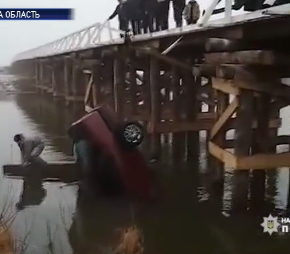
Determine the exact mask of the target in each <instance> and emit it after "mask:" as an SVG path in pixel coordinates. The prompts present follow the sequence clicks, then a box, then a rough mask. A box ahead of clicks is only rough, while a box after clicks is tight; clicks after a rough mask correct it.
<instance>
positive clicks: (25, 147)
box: [14, 134, 45, 166]
mask: <svg viewBox="0 0 290 254" xmlns="http://www.w3.org/2000/svg"><path fill="white" fill-rule="evenodd" d="M14 142H16V143H17V145H18V147H19V148H20V152H21V159H22V165H23V166H28V165H29V164H31V163H33V162H40V163H45V162H44V160H42V159H41V158H39V156H40V154H41V153H42V152H43V150H44V147H45V144H44V142H43V141H42V140H41V138H40V137H32V138H28V137H25V136H24V135H23V134H16V135H15V136H14Z"/></svg>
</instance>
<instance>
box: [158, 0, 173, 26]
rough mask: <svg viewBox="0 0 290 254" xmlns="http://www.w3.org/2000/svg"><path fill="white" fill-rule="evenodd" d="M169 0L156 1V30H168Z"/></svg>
mask: <svg viewBox="0 0 290 254" xmlns="http://www.w3.org/2000/svg"><path fill="white" fill-rule="evenodd" d="M169 4H170V1H169V0H157V8H156V11H157V13H156V16H157V17H156V30H157V31H162V30H167V29H168V18H169Z"/></svg>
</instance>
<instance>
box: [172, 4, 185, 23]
mask: <svg viewBox="0 0 290 254" xmlns="http://www.w3.org/2000/svg"><path fill="white" fill-rule="evenodd" d="M172 2H173V15H174V21H175V24H176V27H182V12H183V10H184V7H185V0H172Z"/></svg>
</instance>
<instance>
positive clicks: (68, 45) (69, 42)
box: [12, 0, 290, 62]
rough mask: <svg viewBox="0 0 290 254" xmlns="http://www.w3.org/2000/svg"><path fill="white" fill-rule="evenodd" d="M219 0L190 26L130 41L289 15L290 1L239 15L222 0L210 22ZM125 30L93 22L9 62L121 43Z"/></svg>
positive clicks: (230, 0) (107, 23)
mask: <svg viewBox="0 0 290 254" xmlns="http://www.w3.org/2000/svg"><path fill="white" fill-rule="evenodd" d="M219 2H220V0H213V1H212V3H211V4H210V6H209V7H208V8H207V9H206V11H205V13H204V15H202V16H201V17H200V19H199V20H198V22H197V24H196V25H190V26H188V27H187V26H186V27H181V28H176V29H169V30H166V31H160V32H155V33H151V34H142V35H137V36H134V38H133V40H142V39H143V40H144V39H150V38H153V37H156V38H157V37H160V36H169V35H172V34H175V33H176V34H181V33H182V32H188V31H189V30H200V29H203V27H207V26H222V25H226V24H229V23H235V22H240V21H242V20H250V19H256V18H261V17H263V16H267V15H289V14H290V4H283V5H281V6H276V7H271V8H268V10H259V11H255V12H253V13H250V14H244V15H239V16H233V15H232V4H233V0H225V8H224V9H225V11H224V17H223V18H221V19H219V20H215V21H210V22H209V20H210V17H211V16H212V14H213V12H214V10H215V8H216V6H217V5H218V4H219ZM121 33H124V32H123V31H120V30H118V29H115V28H112V27H111V24H110V22H109V21H106V22H104V23H95V24H93V25H91V26H89V27H86V28H84V29H81V30H79V31H76V32H74V33H72V34H69V35H67V36H65V37H63V38H61V39H59V40H56V41H53V42H50V43H47V44H45V45H42V46H39V47H37V48H34V49H31V50H28V51H25V52H22V53H19V54H18V55H16V56H15V58H14V59H13V61H12V62H17V61H20V60H26V59H33V58H40V57H49V56H53V55H59V54H64V53H68V52H75V51H79V50H85V49H89V48H94V47H98V46H101V45H110V44H118V43H123V42H124V39H123V38H120V34H121Z"/></svg>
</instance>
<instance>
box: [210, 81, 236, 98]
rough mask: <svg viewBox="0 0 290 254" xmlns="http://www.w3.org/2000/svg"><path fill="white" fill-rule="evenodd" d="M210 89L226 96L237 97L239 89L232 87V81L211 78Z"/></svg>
mask: <svg viewBox="0 0 290 254" xmlns="http://www.w3.org/2000/svg"><path fill="white" fill-rule="evenodd" d="M212 87H213V88H214V89H216V90H218V91H221V92H223V93H226V94H232V95H236V96H237V95H239V94H240V89H239V88H238V87H237V86H235V85H234V82H233V81H232V80H224V79H219V78H212Z"/></svg>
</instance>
